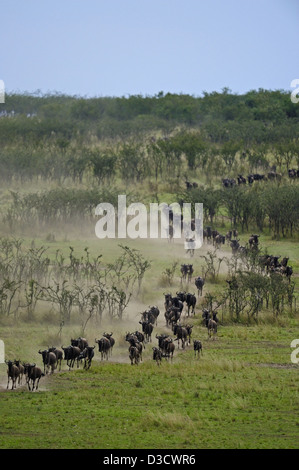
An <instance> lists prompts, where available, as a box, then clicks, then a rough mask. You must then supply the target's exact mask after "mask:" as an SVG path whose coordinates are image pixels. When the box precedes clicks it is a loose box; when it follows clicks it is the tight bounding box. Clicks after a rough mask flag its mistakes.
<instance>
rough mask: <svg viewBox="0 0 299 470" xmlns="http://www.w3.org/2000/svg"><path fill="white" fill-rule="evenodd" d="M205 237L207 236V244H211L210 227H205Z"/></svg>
mask: <svg viewBox="0 0 299 470" xmlns="http://www.w3.org/2000/svg"><path fill="white" fill-rule="evenodd" d="M206 236H207V242H211V240H212V228H211V227H206Z"/></svg>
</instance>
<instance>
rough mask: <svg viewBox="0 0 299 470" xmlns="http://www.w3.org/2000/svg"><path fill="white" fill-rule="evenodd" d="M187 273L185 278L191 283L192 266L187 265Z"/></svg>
mask: <svg viewBox="0 0 299 470" xmlns="http://www.w3.org/2000/svg"><path fill="white" fill-rule="evenodd" d="M187 266H188V271H187V276H188V279H187V280H188V282H191V280H192V274H193V273H194V269H193V264H188V265H187Z"/></svg>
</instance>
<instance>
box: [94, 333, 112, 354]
mask: <svg viewBox="0 0 299 470" xmlns="http://www.w3.org/2000/svg"><path fill="white" fill-rule="evenodd" d="M95 342H96V343H97V344H98V347H99V352H100V353H101V360H103V359H105V358H106V359H107V360H108V356H109V349H110V348H111V343H110V341H109V339H108V338H106V337H105V336H102V338H100V339H95Z"/></svg>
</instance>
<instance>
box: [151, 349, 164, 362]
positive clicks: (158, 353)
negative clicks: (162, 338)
mask: <svg viewBox="0 0 299 470" xmlns="http://www.w3.org/2000/svg"><path fill="white" fill-rule="evenodd" d="M152 349H153V360H154V361H156V363H157V364H158V366H159V365H161V362H162V351H160V349H158V348H156V347H153V348H152Z"/></svg>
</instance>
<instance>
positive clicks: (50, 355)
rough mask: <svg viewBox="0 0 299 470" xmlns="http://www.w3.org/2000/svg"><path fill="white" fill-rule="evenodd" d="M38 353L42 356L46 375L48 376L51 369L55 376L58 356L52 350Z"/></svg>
mask: <svg viewBox="0 0 299 470" xmlns="http://www.w3.org/2000/svg"><path fill="white" fill-rule="evenodd" d="M38 353H39V354H41V355H42V359H43V364H44V374H48V373H49V371H50V369H51V374H53V373H54V370H55V368H56V364H57V357H56V354H55V353H54V352H52V351H50V349H44V350H43V351H41V350H39V351H38Z"/></svg>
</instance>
